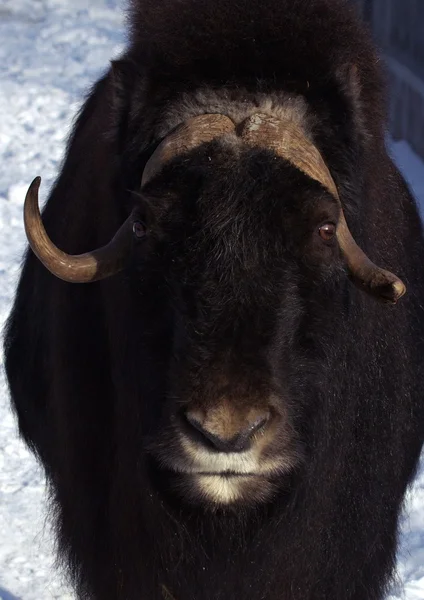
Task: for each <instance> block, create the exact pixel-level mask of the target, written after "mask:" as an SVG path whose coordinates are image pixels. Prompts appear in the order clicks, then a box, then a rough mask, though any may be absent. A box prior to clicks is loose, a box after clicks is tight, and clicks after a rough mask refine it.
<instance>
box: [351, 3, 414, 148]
mask: <svg viewBox="0 0 424 600" xmlns="http://www.w3.org/2000/svg"><path fill="white" fill-rule="evenodd" d="M354 1H356V2H357V3H358V6H359V9H360V10H361V12H362V15H363V18H364V19H365V21H366V22H367V23H368V25H369V26H370V28H371V30H372V31H373V34H374V37H375V40H376V42H377V43H378V45H379V46H380V48H381V49H382V53H383V57H384V59H385V61H386V64H387V69H388V75H389V81H390V93H391V109H390V127H391V133H392V135H393V137H394V138H395V139H403V140H406V141H408V142H409V144H410V145H411V147H412V148H413V149H414V150H415V152H417V153H418V154H420V156H421V157H423V158H424V1H423V0H354Z"/></svg>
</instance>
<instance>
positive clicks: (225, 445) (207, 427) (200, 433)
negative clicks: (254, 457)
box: [185, 406, 270, 452]
mask: <svg viewBox="0 0 424 600" xmlns="http://www.w3.org/2000/svg"><path fill="white" fill-rule="evenodd" d="M269 416H270V413H269V410H267V409H250V410H248V411H247V412H246V413H245V414H243V412H241V411H235V410H231V409H229V408H228V407H226V408H224V407H222V406H219V407H215V408H213V409H210V410H208V411H205V410H199V409H193V408H192V409H188V410H187V411H186V413H185V418H186V420H187V423H188V425H189V427H190V428H191V433H192V434H193V433H194V434H195V435H196V437H197V441H198V442H199V443H201V444H203V445H205V446H208V447H209V448H213V449H214V450H217V451H218V452H244V451H246V450H248V449H249V448H250V447H251V445H252V443H253V440H254V436H255V434H256V433H258V432H259V431H260V430H262V429H264V428H265V425H266V424H267V422H268V419H269Z"/></svg>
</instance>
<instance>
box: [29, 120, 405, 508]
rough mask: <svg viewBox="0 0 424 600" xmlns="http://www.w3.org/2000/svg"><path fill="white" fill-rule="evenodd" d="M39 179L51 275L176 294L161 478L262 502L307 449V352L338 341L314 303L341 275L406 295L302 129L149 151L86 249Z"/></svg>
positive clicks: (223, 132) (39, 232) (151, 450)
mask: <svg viewBox="0 0 424 600" xmlns="http://www.w3.org/2000/svg"><path fill="white" fill-rule="evenodd" d="M39 184H40V180H39V179H36V180H35V181H34V182H33V184H32V185H31V187H30V189H29V191H28V194H27V198H26V202H25V227H26V232H27V236H28V239H29V242H30V245H31V247H32V249H33V251H34V252H35V254H36V255H37V256H38V257H39V259H40V260H41V261H42V262H43V264H44V265H45V266H46V267H47V268H48V269H49V270H50V271H51V272H52V273H53V274H54V275H56V276H57V277H59V278H61V279H64V280H65V281H69V282H74V283H82V282H91V281H95V280H99V279H103V278H106V277H109V276H112V275H113V274H115V273H117V272H118V271H120V270H122V269H124V268H126V267H127V266H129V265H130V264H131V265H132V267H133V268H132V270H131V273H134V274H135V275H136V276H137V277H139V278H143V277H145V275H146V273H147V272H148V271H149V270H154V271H155V273H158V274H159V277H160V279H161V281H162V282H163V285H164V287H165V288H166V290H167V294H168V304H169V310H170V312H171V313H172V342H171V349H170V352H169V364H168V366H167V370H166V372H164V373H163V377H164V381H165V384H164V388H165V390H166V392H165V394H164V396H165V397H164V398H163V402H162V408H161V416H160V425H159V426H158V427H157V429H156V430H155V432H154V433H153V432H151V433H152V434H151V435H150V436H149V441H148V443H147V444H146V452H147V454H148V455H149V457H150V458H151V461H152V464H154V465H155V469H156V470H157V472H158V473H160V474H161V476H162V475H163V476H164V477H163V478H164V479H165V480H166V481H167V485H168V486H170V487H171V489H172V490H173V492H174V493H177V494H179V495H180V496H182V497H183V498H184V499H185V500H187V501H192V502H193V501H194V502H202V503H207V504H211V505H213V506H216V505H219V506H223V505H227V506H228V505H233V504H237V503H239V502H240V501H242V502H243V503H244V504H255V503H257V502H261V501H265V500H267V499H269V498H270V497H271V496H272V494H273V493H274V491H275V490H276V489H278V487H279V486H280V485H281V482H282V481H284V478H285V475H289V474H290V472H291V471H292V470H293V469H294V468H296V466H297V465H298V464H299V463H300V462H301V461H302V460H303V459H304V444H303V441H304V440H303V437H302V436H303V433H302V427H301V426H300V425H299V413H300V412H301V409H302V398H304V393H303V391H304V387H305V385H307V378H306V377H305V373H306V371H307V370H308V369H309V370H310V364H309V366H307V367H305V364H306V363H307V361H308V360H309V358H308V351H307V347H308V345H310V344H311V343H316V341H317V339H318V340H319V338H320V336H324V337H325V338H326V339H331V331H329V327H328V323H327V322H324V321H323V320H322V319H321V321H320V318H319V314H320V313H319V310H320V309H319V304H320V300H319V299H320V298H321V299H322V298H323V297H325V293H326V292H328V296H329V297H331V296H332V294H333V295H334V294H336V293H337V289H338V288H340V289H341V288H342V287H343V286H342V285H341V283H342V282H343V281H345V280H346V273H347V274H348V275H349V276H350V279H351V280H352V281H353V282H354V283H355V284H356V285H357V286H359V287H360V288H361V289H362V290H364V291H365V292H367V293H369V294H371V295H373V296H375V297H377V298H379V299H381V300H383V301H385V302H391V303H395V302H396V301H397V300H398V299H399V298H400V297H401V296H402V295H403V293H404V292H405V287H404V285H403V283H402V282H401V281H400V280H399V279H398V278H397V277H396V276H395V275H393V274H392V273H389V272H388V271H385V270H383V269H380V268H379V267H377V266H376V265H375V264H373V263H372V262H371V261H370V260H369V259H368V258H367V256H366V255H365V254H364V253H363V252H362V250H361V249H360V248H359V247H358V246H357V244H356V243H355V241H354V240H353V237H352V235H351V234H350V232H349V229H348V226H347V223H346V220H345V217H344V214H343V207H342V203H341V200H340V197H339V193H338V190H337V187H336V185H335V182H334V180H333V178H332V176H331V174H330V171H329V169H328V167H327V166H326V164H325V162H324V160H323V158H322V156H321V154H320V152H319V150H318V149H317V147H316V146H315V145H314V143H313V142H312V141H311V140H310V139H309V137H308V135H307V134H306V133H305V132H304V131H303V130H302V129H301V127H300V126H298V125H296V124H294V123H293V122H290V121H287V122H285V121H284V120H281V119H277V118H276V117H274V116H270V115H266V114H262V113H256V114H253V115H252V116H250V117H249V118H247V119H244V120H243V121H242V122H240V123H237V124H236V123H234V122H233V121H232V120H230V119H229V118H228V117H227V116H223V115H219V114H205V115H201V116H197V117H194V118H191V119H189V120H188V121H186V122H185V123H182V124H181V125H179V126H178V127H177V128H175V129H174V130H173V131H172V132H171V133H170V134H169V135H167V136H166V137H165V139H164V140H162V142H161V143H160V144H159V145H158V147H157V148H156V150H155V152H154V153H153V155H152V156H151V158H150V160H149V161H148V163H147V165H146V166H145V169H144V172H143V176H142V186H141V190H140V192H139V193H138V194H137V195H136V196H135V205H134V210H133V211H132V213H131V214H130V216H129V217H128V219H127V220H126V221H125V222H124V224H123V225H122V227H121V228H120V229H119V231H118V232H117V234H116V235H115V237H114V238H113V239H112V241H111V242H110V243H109V244H108V245H107V246H105V247H102V248H100V249H97V250H95V251H93V252H90V253H87V254H83V255H79V256H70V255H67V254H65V253H63V252H62V251H61V250H59V249H58V248H56V247H55V246H54V245H53V244H52V242H51V241H50V239H49V238H48V236H47V234H46V232H45V230H44V227H43V225H42V222H41V218H40V214H39V210H38V187H39ZM323 290H324V295H323ZM318 291H319V292H320V294H321V295H320V294H317V292H318ZM305 322H307V323H308V325H307V327H306V331H307V334H305ZM311 340H312V342H311ZM302 365H303V367H304V369H303V371H302Z"/></svg>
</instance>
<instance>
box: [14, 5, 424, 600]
mask: <svg viewBox="0 0 424 600" xmlns="http://www.w3.org/2000/svg"><path fill="white" fill-rule="evenodd" d="M129 20H130V24H131V35H130V40H129V45H128V49H127V51H126V53H125V55H124V56H123V57H122V59H121V60H120V61H117V62H115V63H114V64H113V65H112V67H111V69H110V71H109V72H108V73H107V74H106V75H105V76H104V78H102V79H101V80H100V81H99V82H98V83H97V84H96V86H95V87H94V89H93V91H92V93H91V95H90V97H89V98H88V100H87V101H86V103H85V106H84V108H83V110H82V112H81V115H80V117H79V119H78V122H77V123H76V125H75V129H74V133H73V135H72V138H71V140H70V143H69V147H68V153H67V158H66V161H65V163H64V165H63V168H62V172H61V174H60V176H59V178H58V180H57V183H56V185H55V187H54V189H53V190H52V192H51V195H50V198H49V201H48V203H47V206H46V209H45V211H44V215H43V219H44V222H45V225H46V229H47V231H48V233H49V235H50V236H51V238H52V239H53V241H54V242H55V243H56V244H57V245H58V246H59V247H61V248H62V249H63V250H65V251H67V252H72V253H78V252H83V251H87V250H89V249H90V248H92V247H96V246H99V245H101V244H103V243H105V242H106V241H108V240H109V239H110V238H111V237H112V235H113V234H114V232H115V231H116V230H117V229H118V227H119V225H120V224H121V223H122V222H123V221H124V219H125V218H126V216H127V215H128V214H129V211H130V210H131V209H132V208H133V207H134V206H136V207H137V210H138V211H139V212H140V218H142V219H144V220H145V221H146V222H147V223H148V225H149V230H150V239H149V242H148V244H147V245H139V246H137V247H135V248H134V256H133V261H132V265H131V267H130V268H129V269H128V270H127V271H126V272H124V273H122V274H120V275H117V276H114V277H113V278H111V279H109V280H106V281H104V282H101V283H95V284H89V285H84V286H81V285H70V284H66V283H63V282H61V281H59V280H57V279H55V278H54V277H53V276H52V275H50V274H49V273H48V272H47V271H46V270H45V269H44V267H42V265H41V264H40V263H39V262H38V261H37V259H36V258H35V257H34V255H33V254H32V253H31V252H28V254H27V256H26V259H25V264H24V267H23V272H22V277H21V281H20V284H19V287H18V291H17V296H16V301H15V305H14V308H13V311H12V314H11V316H10V320H9V324H8V329H7V335H6V346H5V351H6V370H7V376H8V379H9V383H10V389H11V395H12V401H13V404H14V407H15V410H16V412H17V415H18V419H19V426H20V431H21V433H22V435H23V437H24V438H25V440H26V441H27V443H28V444H29V445H30V447H31V448H32V449H33V450H34V451H35V452H36V453H37V454H38V456H39V457H40V459H41V461H42V462H43V465H44V467H45V469H46V472H47V474H48V477H49V481H50V484H51V490H52V502H53V504H52V505H53V509H54V510H55V511H56V515H57V535H58V540H59V545H60V554H61V556H62V557H63V559H64V561H65V562H66V564H67V565H68V567H69V570H70V573H71V574H72V576H73V578H74V582H75V585H76V587H77V589H78V593H79V596H80V598H84V599H96V600H156V599H158V600H159V599H161V598H163V597H165V598H166V597H167V596H166V594H169V595H168V597H170V596H172V598H175V600H239V599H247V598H249V600H381V599H382V598H383V597H384V595H385V592H386V591H387V589H388V586H389V585H390V582H391V578H392V576H393V572H394V571H393V569H394V564H395V552H396V537H397V530H398V519H399V513H400V510H401V506H402V501H403V497H404V494H405V490H406V487H407V485H408V483H409V482H410V481H411V479H412V478H413V476H414V473H415V469H416V465H417V462H418V458H419V454H420V450H421V447H422V443H423V438H424V404H423V401H422V389H423V384H424V368H423V362H422V356H423V354H424V344H423V341H424V320H423V314H422V306H423V300H424V276H423V271H422V264H424V245H423V239H422V230H421V224H420V220H419V217H418V214H417V210H416V206H415V202H414V200H413V198H412V197H411V194H410V192H409V190H408V189H407V186H406V184H405V183H404V181H403V179H402V177H401V176H400V174H399V172H398V171H397V169H396V167H395V166H394V164H393V163H392V161H391V159H390V158H389V156H388V155H387V152H386V149H385V145H384V136H385V127H386V123H385V117H384V113H385V108H384V107H385V98H384V90H383V85H382V83H381V73H380V68H379V65H378V60H377V58H376V53H375V51H374V48H373V46H372V44H371V42H370V39H369V36H368V34H367V33H366V32H365V31H364V29H363V27H362V25H361V24H360V23H359V21H358V20H357V19H356V17H355V15H354V10H353V8H352V7H351V5H350V3H347V2H344V1H343V0H264V1H262V2H255V1H252V0H243V1H241V0H237V1H235V2H230V1H229V0H214V1H208V0H163V1H161V0H159V1H153V0H139V1H134V2H133V6H132V9H131V11H130V17H129ZM267 98H268V99H270V100H269V103H268V105H267V106H268V108H267V110H270V111H274V112H276V113H279V111H284V110H288V111H292V112H293V111H294V112H295V113H296V115H297V117H296V118H299V119H300V121H301V123H302V126H303V127H304V128H305V129H306V130H307V131H308V133H309V134H310V135H312V136H313V137H314V139H315V141H316V143H317V145H318V147H319V148H320V150H321V152H322V154H323V156H324V157H325V159H326V161H327V163H328V165H329V167H330V169H331V172H332V174H333V176H334V179H335V181H336V183H337V185H338V188H339V190H340V195H341V198H342V202H343V206H344V210H345V213H346V217H347V220H348V223H349V226H350V228H351V230H352V232H353V234H354V236H355V238H356V239H357V241H358V242H360V244H361V245H362V247H363V248H364V249H365V250H366V251H367V252H368V254H369V255H370V257H371V258H372V259H373V260H375V261H376V262H378V263H379V264H381V266H383V267H385V268H389V269H391V270H392V271H394V272H396V274H398V275H399V276H400V277H402V279H403V280H404V281H405V283H406V285H407V288H408V293H407V296H406V297H405V298H404V299H402V300H401V302H400V304H399V306H397V307H396V308H388V307H385V306H382V305H380V304H378V303H377V302H376V301H375V300H373V299H372V298H370V297H368V296H365V295H363V294H362V293H361V292H360V291H359V290H357V289H356V288H354V287H353V286H352V284H351V282H350V281H349V278H348V275H347V273H346V270H345V268H344V263H343V260H342V257H341V256H340V253H339V252H338V248H337V246H336V245H328V246H323V245H322V244H320V243H319V240H318V238H317V237H316V236H315V235H314V234H315V232H316V227H317V225H318V223H319V222H320V220H322V219H323V218H324V219H333V220H334V219H336V218H337V214H336V213H335V211H336V207H335V205H334V202H333V201H332V200H331V197H330V196H329V195H328V194H326V193H325V192H324V190H323V189H322V188H321V187H320V186H319V185H318V184H317V183H314V182H312V181H311V180H309V179H308V178H307V177H306V176H304V175H303V174H301V173H299V172H298V171H296V169H295V168H294V167H292V166H291V165H289V164H288V163H286V162H284V161H282V160H276V159H275V156H274V155H273V154H272V153H270V152H267V151H263V150H257V149H247V148H243V147H241V146H240V145H231V144H229V143H227V142H225V141H219V142H213V143H211V144H208V145H207V146H203V147H201V148H199V149H198V150H196V151H194V152H192V153H191V154H190V155H189V156H184V157H180V158H179V159H177V160H176V161H174V162H173V163H172V164H170V165H168V166H167V168H166V169H164V171H163V172H162V173H161V174H160V176H159V177H157V178H156V179H155V180H154V181H152V182H151V183H150V184H149V185H148V186H147V187H146V189H144V190H143V191H142V194H141V195H140V193H139V185H140V179H141V173H142V170H143V167H144V165H145V163H146V161H147V159H148V157H149V156H150V155H151V153H152V151H153V149H154V148H155V146H156V145H157V143H158V142H159V141H160V139H161V138H162V137H163V136H164V135H165V134H166V133H167V132H168V131H169V130H170V129H172V127H174V126H175V124H177V123H178V122H180V121H182V120H184V119H185V118H187V117H188V116H192V115H193V114H200V113H203V112H212V111H215V112H216V111H218V109H219V112H222V113H223V114H229V115H230V116H233V117H234V118H236V117H237V115H239V116H240V118H241V117H243V116H244V115H246V114H250V113H251V112H252V111H254V110H255V107H256V108H257V107H260V106H263V104H264V102H265V103H266V99H267ZM293 98H295V100H293ZM305 107H306V108H305ZM293 114H294V113H293ZM336 212H337V211H336ZM222 389H225V390H226V391H225V393H226V394H227V396H226V397H227V399H228V401H229V402H231V404H232V406H237V403H240V406H250V405H252V406H253V405H255V406H256V405H257V406H260V405H261V403H264V402H266V403H268V401H269V398H271V397H272V398H274V399H275V400H273V402H274V407H275V411H276V412H277V413H278V414H279V416H280V421H279V430H278V433H277V435H276V437H275V447H274V448H273V450H272V451H273V452H274V453H275V454H276V455H278V454H279V453H282V452H283V451H284V452H293V456H296V466H295V467H294V468H293V469H292V470H290V471H289V472H288V473H285V474H284V475H282V476H281V477H280V478H279V479H277V480H275V481H274V480H273V481H271V482H269V483H270V485H272V494H271V495H270V496H269V497H267V499H266V501H265V502H256V500H258V498H256V497H255V494H256V491H253V492H252V494H253V497H252V498H251V497H249V494H248V493H246V495H245V497H244V498H243V499H242V500H241V501H240V502H238V503H236V504H235V505H234V506H232V507H230V508H225V507H224V508H223V507H217V506H216V505H214V504H213V503H211V502H209V503H208V502H204V501H202V500H201V499H200V498H199V497H198V495H197V492H196V489H195V486H194V485H191V484H192V482H191V480H190V478H183V479H181V478H179V477H178V476H175V474H173V473H170V472H169V471H168V470H167V469H165V468H163V467H160V466H159V465H161V464H162V465H163V463H164V462H166V461H167V460H170V461H178V460H183V459H182V458H181V448H180V446H179V444H178V435H177V434H178V432H179V431H180V424H179V421H178V420H177V416H178V415H179V414H180V412H181V410H185V409H186V408H187V407H188V406H192V405H193V403H198V404H199V405H200V406H203V407H204V406H208V405H209V406H211V405H212V406H213V405H214V403H217V402H218V401H220V400H219V399H220V398H221V397H222V394H223V392H222ZM217 390H218V391H217ZM219 390H221V391H219ZM250 500H254V501H250ZM164 590H167V591H166V593H165V596H164Z"/></svg>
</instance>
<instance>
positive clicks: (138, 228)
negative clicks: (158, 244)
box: [132, 221, 146, 240]
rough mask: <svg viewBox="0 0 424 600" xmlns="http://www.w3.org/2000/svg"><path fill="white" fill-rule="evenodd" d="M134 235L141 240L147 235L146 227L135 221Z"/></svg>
mask: <svg viewBox="0 0 424 600" xmlns="http://www.w3.org/2000/svg"><path fill="white" fill-rule="evenodd" d="M132 229H133V234H134V236H135V237H136V238H137V239H138V240H140V239H142V238H144V236H145V235H146V225H145V224H144V223H143V222H142V221H134V223H133V228H132Z"/></svg>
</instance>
